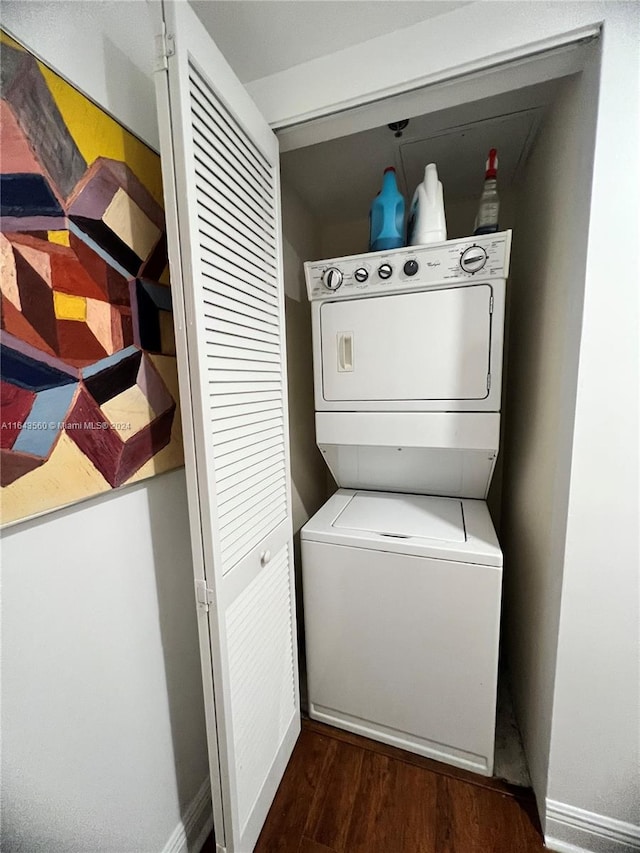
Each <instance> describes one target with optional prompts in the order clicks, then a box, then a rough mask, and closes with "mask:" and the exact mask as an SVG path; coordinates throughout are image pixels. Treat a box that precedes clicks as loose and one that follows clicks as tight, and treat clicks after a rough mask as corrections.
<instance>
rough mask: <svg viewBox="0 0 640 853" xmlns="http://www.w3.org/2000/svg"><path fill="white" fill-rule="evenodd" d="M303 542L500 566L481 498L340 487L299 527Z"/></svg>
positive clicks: (489, 522)
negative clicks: (408, 493) (460, 498)
mask: <svg viewBox="0 0 640 853" xmlns="http://www.w3.org/2000/svg"><path fill="white" fill-rule="evenodd" d="M300 537H301V539H302V542H303V543H305V542H322V543H325V544H327V545H342V546H345V547H349V548H364V549H367V550H372V549H373V550H376V551H388V552H390V553H394V554H410V555H413V556H415V557H433V558H434V559H437V560H450V561H452V562H457V563H475V564H477V565H480V566H487V567H492V566H493V567H496V568H501V567H502V551H501V550H500V545H499V543H498V539H497V537H496V533H495V530H494V529H493V524H492V523H491V516H490V515H489V511H488V509H487V505H486V504H485V502H484V501H479V500H471V499H467V498H463V499H462V500H459V499H457V498H441V497H432V496H429V495H407V494H401V493H400V492H370V491H364V490H360V489H339V490H338V491H337V492H336V493H335V494H334V495H333V496H332V497H330V498H329V500H328V501H327V502H326V503H325V505H324V506H322V507H321V508H320V509H319V510H318V512H317V513H316V514H315V515H314V516H313V518H310V519H309V521H308V522H307V523H306V524H305V525H304V527H303V528H302V530H301V531H300Z"/></svg>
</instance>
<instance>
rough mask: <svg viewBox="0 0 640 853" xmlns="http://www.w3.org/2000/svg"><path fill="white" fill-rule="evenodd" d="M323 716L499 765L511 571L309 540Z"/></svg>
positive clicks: (447, 756)
mask: <svg viewBox="0 0 640 853" xmlns="http://www.w3.org/2000/svg"><path fill="white" fill-rule="evenodd" d="M302 565H303V570H302V571H303V592H304V603H305V625H306V641H307V666H308V687H309V711H310V715H311V717H312V718H314V719H318V720H321V721H323V722H326V723H329V724H331V725H336V726H338V727H340V728H343V729H347V730H348V731H352V732H356V733H358V734H362V735H365V736H368V737H373V738H375V739H377V740H380V741H382V742H385V743H389V744H392V745H394V746H398V747H401V748H404V749H409V750H411V751H412V752H416V753H418V754H420V755H424V756H428V757H430V758H434V759H436V760H440V761H446V762H448V763H450V764H454V765H456V766H459V767H463V768H466V769H468V770H473V771H475V772H477V773H481V774H483V775H491V772H492V770H493V752H494V731H495V707H496V683H497V663H498V631H499V618H500V597H501V579H502V571H501V569H499V568H496V567H490V566H483V565H477V564H470V563H458V562H450V561H448V560H437V559H432V558H427V557H414V556H407V555H405V554H399V553H393V552H392V551H390V550H387V551H379V550H369V549H366V548H353V547H348V546H347V547H345V546H340V545H331V544H326V543H321V542H314V541H307V540H305V537H304V533H303V537H302Z"/></svg>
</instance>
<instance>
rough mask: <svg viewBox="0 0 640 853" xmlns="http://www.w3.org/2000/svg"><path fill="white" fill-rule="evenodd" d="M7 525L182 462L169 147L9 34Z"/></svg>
mask: <svg viewBox="0 0 640 853" xmlns="http://www.w3.org/2000/svg"><path fill="white" fill-rule="evenodd" d="M0 39H1V46H0V72H1V75H0V95H1V100H0V110H1V114H0V122H1V124H0V153H1V159H0V172H1V174H0V182H1V183H0V207H1V210H0V231H1V233H0V264H1V278H0V290H1V309H2V314H1V324H0V325H1V331H0V348H1V351H0V380H1V384H0V392H1V396H0V407H1V409H0V421H1V430H0V482H1V486H2V488H1V490H0V499H1V505H2V523H3V524H7V523H10V522H15V521H18V520H20V519H24V518H28V517H30V516H34V515H38V514H41V513H43V512H47V511H49V510H52V509H56V508H58V507H61V506H65V505H67V504H70V503H74V502H75V501H79V500H82V499H84V498H88V497H91V496H93V495H96V494H98V493H100V492H106V491H109V490H111V489H115V488H117V487H119V486H123V485H126V484H128V483H132V482H135V481H138V480H142V479H144V478H146V477H151V476H153V475H154V474H158V473H160V472H162V471H167V470H169V469H171V468H175V467H178V466H180V465H182V464H183V450H182V435H181V431H180V416H179V412H178V410H177V402H178V382H177V369H176V359H175V342H174V336H173V318H172V310H171V289H170V287H169V278H168V266H167V243H166V233H165V221H164V212H163V208H162V182H161V171H160V158H159V157H158V155H157V154H156V153H155V152H154V151H152V150H151V149H150V148H148V147H147V146H146V145H144V144H143V143H142V142H140V140H139V139H137V138H136V137H135V136H133V135H132V134H131V133H129V132H128V131H127V130H125V129H124V128H123V127H121V126H120V125H119V124H118V123H117V122H116V121H115V120H114V119H113V118H111V117H110V116H109V115H107V114H106V113H105V112H104V111H103V110H101V109H100V108H99V107H97V106H96V105H95V104H93V103H92V102H91V101H90V100H89V99H88V98H86V97H85V96H84V95H83V94H82V93H81V92H79V91H78V90H77V89H75V88H73V87H72V86H70V85H69V84H68V83H66V82H65V81H64V80H63V79H62V78H61V77H59V76H58V75H57V74H55V73H54V72H53V71H51V70H50V69H49V68H47V67H46V66H45V65H43V64H42V63H41V62H39V61H38V60H36V58H35V57H34V56H32V55H31V54H30V53H29V52H28V51H27V50H25V49H24V48H23V47H22V46H21V45H19V44H18V43H17V42H15V41H13V40H12V39H11V38H9V37H8V36H7V35H5V34H4V33H1V34H0Z"/></svg>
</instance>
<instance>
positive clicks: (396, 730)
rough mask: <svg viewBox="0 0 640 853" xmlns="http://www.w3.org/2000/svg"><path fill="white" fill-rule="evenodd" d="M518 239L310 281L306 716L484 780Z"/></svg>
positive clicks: (389, 258) (337, 271)
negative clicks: (501, 447)
mask: <svg viewBox="0 0 640 853" xmlns="http://www.w3.org/2000/svg"><path fill="white" fill-rule="evenodd" d="M510 246H511V232H510V231H506V232H502V233H497V234H491V235H486V236H481V237H474V238H468V239H462V240H451V241H448V242H446V243H438V244H432V245H428V246H414V247H412V248H410V249H396V250H394V251H389V252H377V253H370V254H365V255H359V256H353V257H346V258H338V259H333V260H329V261H318V262H309V263H306V264H305V275H306V282H307V291H308V296H309V299H310V300H311V303H312V329H313V355H314V390H315V406H316V440H317V444H318V447H319V448H320V450H321V452H322V454H323V456H324V459H325V461H326V463H327V465H328V467H329V468H330V470H331V473H332V474H333V476H334V478H335V480H336V482H337V484H338V486H339V487H340V488H339V490H338V491H337V492H336V493H335V494H334V495H333V496H332V497H331V498H330V499H329V500H328V501H327V503H326V504H325V505H324V506H323V507H322V508H321V509H320V510H319V512H318V513H317V514H316V515H315V516H314V517H313V518H312V519H311V520H310V521H309V522H308V523H307V524H306V525H305V526H304V528H303V529H302V532H301V539H302V574H303V594H304V617H305V629H306V649H307V670H308V691H309V713H310V715H311V717H312V718H314V719H316V720H321V721H323V722H326V723H329V724H331V725H334V726H338V727H340V728H343V729H347V730H348V731H352V732H355V733H358V734H362V735H365V736H367V737H372V738H375V739H377V740H379V741H383V742H385V743H388V744H392V745H394V746H398V747H402V748H404V749H408V750H411V751H413V752H416V753H418V754H420V755H424V756H428V757H431V758H435V759H437V760H440V761H445V762H448V763H450V764H454V765H457V766H459V767H463V768H466V769H469V770H473V771H475V772H478V773H481V774H484V775H491V773H492V771H493V753H494V737H495V713H496V683H497V670H498V640H499V623H500V599H501V588H502V552H501V550H500V545H499V543H498V540H497V538H496V534H495V531H494V528H493V525H492V522H491V518H490V516H489V512H488V510H487V506H486V503H485V499H486V497H487V492H488V489H489V484H490V482H491V477H492V474H493V471H494V467H495V463H496V457H497V454H498V444H499V435H500V399H501V387H502V354H503V339H504V306H505V287H506V279H507V275H508V267H509V254H510Z"/></svg>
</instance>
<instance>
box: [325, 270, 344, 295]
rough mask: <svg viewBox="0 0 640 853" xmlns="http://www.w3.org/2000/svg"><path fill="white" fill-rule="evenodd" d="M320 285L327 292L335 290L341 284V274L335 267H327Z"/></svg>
mask: <svg viewBox="0 0 640 853" xmlns="http://www.w3.org/2000/svg"><path fill="white" fill-rule="evenodd" d="M322 283H323V284H324V286H325V287H326V288H327V289H328V290H337V289H338V288H339V287H340V285H341V284H342V273H341V272H340V270H339V269H337V268H336V267H329V269H327V270H325V271H324V272H323V274H322Z"/></svg>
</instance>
